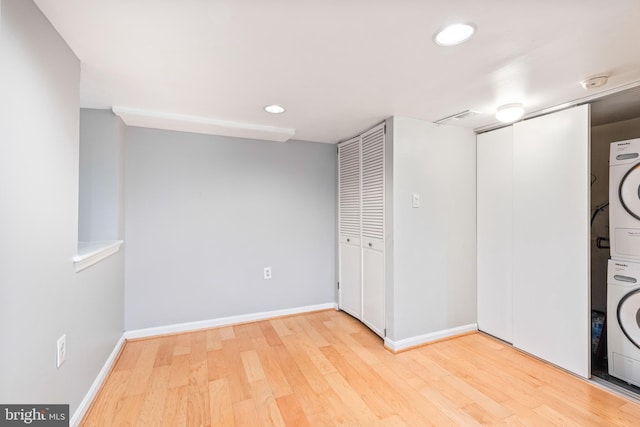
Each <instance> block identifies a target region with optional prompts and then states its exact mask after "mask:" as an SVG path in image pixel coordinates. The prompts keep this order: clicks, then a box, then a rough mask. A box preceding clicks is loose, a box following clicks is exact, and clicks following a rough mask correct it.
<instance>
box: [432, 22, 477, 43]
mask: <svg viewBox="0 0 640 427" xmlns="http://www.w3.org/2000/svg"><path fill="white" fill-rule="evenodd" d="M475 32H476V27H475V25H473V24H452V25H447V26H446V27H444V28H441V29H440V30H439V31H438V32H436V33H435V34H434V35H433V41H434V43H435V44H437V45H439V46H455V45H457V44H460V43H462V42H465V41H467V40H469V38H471V36H472V35H473V33H475Z"/></svg>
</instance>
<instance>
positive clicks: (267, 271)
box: [264, 267, 271, 280]
mask: <svg viewBox="0 0 640 427" xmlns="http://www.w3.org/2000/svg"><path fill="white" fill-rule="evenodd" d="M269 279H271V267H265V268H264V280H269Z"/></svg>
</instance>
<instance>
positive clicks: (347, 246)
mask: <svg viewBox="0 0 640 427" xmlns="http://www.w3.org/2000/svg"><path fill="white" fill-rule="evenodd" d="M360 254H361V249H360V239H356V238H353V237H342V238H341V239H340V310H344V311H346V312H347V313H349V314H350V315H352V316H353V317H356V318H358V319H361V318H362V284H361V283H362V280H361V277H360V274H361V262H360Z"/></svg>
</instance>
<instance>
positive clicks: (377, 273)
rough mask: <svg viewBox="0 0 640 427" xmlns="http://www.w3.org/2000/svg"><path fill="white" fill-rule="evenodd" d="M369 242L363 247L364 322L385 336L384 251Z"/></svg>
mask: <svg viewBox="0 0 640 427" xmlns="http://www.w3.org/2000/svg"><path fill="white" fill-rule="evenodd" d="M364 240H365V241H366V239H364ZM369 243H371V242H369ZM369 243H366V244H365V246H363V248H362V263H363V269H362V279H363V284H364V286H363V292H364V293H363V301H362V322H363V323H364V324H365V325H367V326H368V327H369V328H370V329H371V330H372V331H373V332H375V333H376V334H378V335H380V336H381V337H383V338H384V324H385V322H384V252H383V251H381V250H377V249H371V248H369V246H368V245H369ZM372 246H374V245H373V243H372Z"/></svg>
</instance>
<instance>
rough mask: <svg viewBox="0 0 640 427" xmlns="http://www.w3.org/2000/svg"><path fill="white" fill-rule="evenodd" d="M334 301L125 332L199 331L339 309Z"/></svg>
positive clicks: (134, 335)
mask: <svg viewBox="0 0 640 427" xmlns="http://www.w3.org/2000/svg"><path fill="white" fill-rule="evenodd" d="M337 308H338V305H337V304H336V303H334V302H330V303H326V304H316V305H307V306H304V307H295V308H285V309H283V310H274V311H263V312H260V313H250V314H241V315H238V316H229V317H220V318H217V319H209V320H199V321H197V322H186V323H176V324H173V325H165V326H157V327H153V328H145V329H134V330H131V331H127V332H125V333H124V337H125V338H126V339H128V340H131V339H138V338H147V337H153V336H158V335H167V334H175V333H179V332H189V331H197V330H199V329H207V328H215V327H219V326H228V325H236V324H238V323H247V322H255V321H257V320H265V319H271V318H274V317H281V316H290V315H292V314H300V313H309V312H312V311H320V310H329V309H337Z"/></svg>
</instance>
